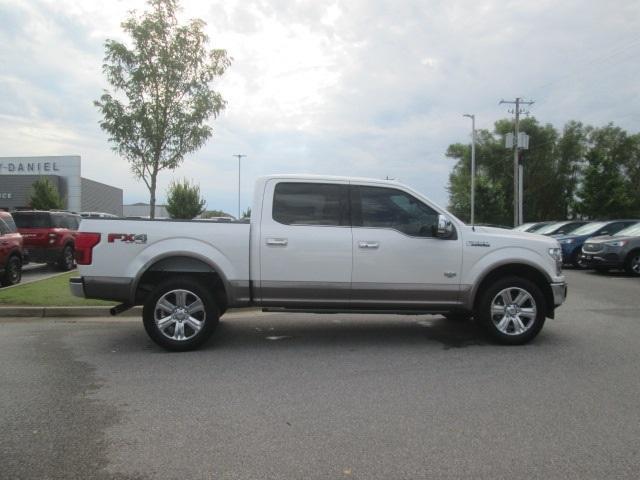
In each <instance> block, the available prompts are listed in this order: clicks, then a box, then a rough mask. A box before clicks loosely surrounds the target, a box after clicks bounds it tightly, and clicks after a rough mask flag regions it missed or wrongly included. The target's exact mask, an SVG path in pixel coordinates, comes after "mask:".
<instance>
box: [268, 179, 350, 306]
mask: <svg viewBox="0 0 640 480" xmlns="http://www.w3.org/2000/svg"><path fill="white" fill-rule="evenodd" d="M348 188H349V185H348V182H331V183H327V182H326V180H325V181H324V182H322V181H317V182H316V181H306V180H304V181H302V180H282V179H272V180H269V182H268V183H267V185H266V188H265V195H264V198H263V215H262V220H261V229H260V247H259V248H260V283H259V285H258V288H259V291H258V292H257V296H258V298H261V303H262V305H264V306H270V305H271V306H282V307H290V308H295V307H300V308H309V307H325V308H327V307H335V308H340V307H344V306H347V305H348V303H349V292H350V289H351V266H352V265H351V263H352V248H351V244H352V236H351V226H350V219H349V193H348V192H349V191H348Z"/></svg>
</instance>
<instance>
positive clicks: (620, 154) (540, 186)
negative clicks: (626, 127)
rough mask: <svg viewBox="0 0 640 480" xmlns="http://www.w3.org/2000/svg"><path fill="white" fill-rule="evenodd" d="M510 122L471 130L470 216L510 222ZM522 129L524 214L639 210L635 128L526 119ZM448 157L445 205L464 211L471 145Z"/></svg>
mask: <svg viewBox="0 0 640 480" xmlns="http://www.w3.org/2000/svg"><path fill="white" fill-rule="evenodd" d="M512 129H513V123H512V121H510V120H508V119H503V120H499V121H497V122H496V123H495V126H494V131H493V132H490V131H488V130H479V131H478V132H477V136H476V171H477V178H476V185H477V188H476V219H477V222H478V223H491V224H501V225H510V224H511V222H512V218H513V152H512V151H511V150H507V149H506V148H505V147H504V140H503V138H504V135H505V134H506V133H508V132H510V131H512ZM520 130H521V131H524V132H526V133H527V134H529V135H530V137H531V138H530V149H529V150H525V151H524V217H525V221H538V220H556V219H565V218H571V217H575V216H581V217H584V218H603V219H607V218H621V217H625V216H626V217H635V216H640V189H639V188H638V187H637V185H638V184H639V182H640V134H636V135H628V134H627V133H626V132H625V131H623V130H621V129H620V128H619V127H615V126H614V125H611V124H610V125H607V126H605V127H602V128H593V127H589V126H585V125H583V124H582V123H581V122H577V121H570V122H568V123H567V124H566V125H565V126H564V128H563V130H562V132H561V133H560V132H558V131H557V130H556V129H555V128H553V127H552V126H551V125H549V124H547V125H541V124H539V123H538V121H537V120H536V119H535V118H526V119H524V120H522V121H521V123H520ZM447 156H449V157H451V158H456V159H458V162H457V163H456V165H455V166H454V168H453V170H452V172H451V174H450V177H449V187H448V190H449V198H450V208H451V211H452V212H453V213H454V214H456V215H458V216H460V217H461V218H462V219H468V218H469V216H470V191H469V190H470V181H471V177H470V157H471V148H470V146H469V145H463V144H453V145H450V146H449V148H448V150H447Z"/></svg>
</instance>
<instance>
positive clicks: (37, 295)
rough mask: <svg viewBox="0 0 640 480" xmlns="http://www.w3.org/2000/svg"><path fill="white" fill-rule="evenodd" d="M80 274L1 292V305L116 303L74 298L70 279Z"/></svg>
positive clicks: (68, 305) (69, 274)
mask: <svg viewBox="0 0 640 480" xmlns="http://www.w3.org/2000/svg"><path fill="white" fill-rule="evenodd" d="M77 275H78V272H69V273H65V274H64V275H58V276H57V277H53V278H45V279H44V280H37V281H35V282H31V283H25V284H24V285H17V286H15V287H12V288H7V289H3V290H0V305H4V306H33V307H84V306H108V305H115V302H106V301H103V300H90V299H85V298H79V297H74V296H73V295H71V290H69V279H70V278H71V277H73V276H77Z"/></svg>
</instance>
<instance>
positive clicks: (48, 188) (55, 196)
mask: <svg viewBox="0 0 640 480" xmlns="http://www.w3.org/2000/svg"><path fill="white" fill-rule="evenodd" d="M29 205H30V206H31V208H33V209H35V210H57V209H61V208H63V207H64V203H63V202H62V198H60V194H59V193H58V189H57V188H56V186H55V185H54V184H53V183H51V181H50V180H49V179H48V178H44V177H42V178H39V179H38V180H36V181H35V182H33V185H31V193H30V195H29Z"/></svg>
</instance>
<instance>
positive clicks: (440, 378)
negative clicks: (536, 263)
mask: <svg viewBox="0 0 640 480" xmlns="http://www.w3.org/2000/svg"><path fill="white" fill-rule="evenodd" d="M568 277H569V282H570V283H569V299H568V301H567V303H566V304H565V305H564V306H563V307H562V308H560V309H559V310H558V311H557V317H556V319H555V320H548V321H547V324H546V326H545V328H544V329H543V331H542V333H541V334H540V336H539V337H538V338H537V339H536V340H535V341H534V342H532V343H531V344H529V345H526V346H521V347H502V346H497V345H493V344H491V343H488V342H487V341H486V340H485V339H484V338H483V337H482V336H481V335H480V333H479V332H478V330H477V328H476V327H475V325H474V324H473V323H467V324H464V323H450V322H448V321H446V320H444V319H443V318H442V317H440V316H418V317H415V316H370V315H311V314H309V315H300V314H263V313H257V312H237V313H230V314H228V315H227V316H225V317H224V318H223V319H222V323H221V325H220V328H219V330H218V331H217V332H216V335H215V337H214V338H213V339H212V340H211V341H210V342H209V343H208V344H207V345H206V346H205V348H204V349H202V350H200V351H196V352H190V353H167V352H164V351H162V350H161V349H159V348H158V347H156V346H155V345H154V344H153V343H151V341H150V340H148V338H147V337H146V335H145V333H144V331H143V328H142V325H141V322H140V321H139V320H137V319H132V318H124V319H38V320H24V319H1V320H0V360H1V361H0V387H1V388H0V406H1V407H2V408H1V410H0V478H2V479H31V478H38V479H39V478H56V479H57V478H65V479H74V478H78V479H86V478H97V479H187V478H188V479H289V478H292V479H333V478H339V479H340V478H347V479H350V478H354V479H355V478H358V479H385V480H389V479H421V478H473V479H477V478H492V479H495V478H505V479H506V478H509V479H514V478H527V479H530V478H540V479H555V478H562V479H574V478H575V479H585V478H593V479H596V478H597V479H602V478H638V472H640V382H639V381H638V372H639V371H640V348H639V346H640V328H639V326H640V279H637V278H629V277H626V276H623V275H608V276H605V275H598V274H594V273H591V272H578V271H569V272H568Z"/></svg>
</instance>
